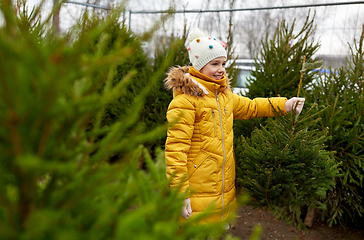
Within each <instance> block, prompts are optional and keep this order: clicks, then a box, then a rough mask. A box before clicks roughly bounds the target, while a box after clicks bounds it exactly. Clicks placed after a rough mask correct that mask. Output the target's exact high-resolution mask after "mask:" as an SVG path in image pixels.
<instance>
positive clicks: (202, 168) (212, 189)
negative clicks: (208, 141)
mask: <svg viewBox="0 0 364 240" xmlns="http://www.w3.org/2000/svg"><path fill="white" fill-rule="evenodd" d="M218 172H219V169H218V164H217V160H216V159H215V158H214V157H212V156H210V155H209V154H208V153H206V152H203V151H201V152H200V153H199V154H198V155H197V156H196V158H195V159H194V160H193V162H192V164H191V165H190V166H189V168H188V175H189V176H188V180H189V185H190V188H191V191H192V192H194V193H195V194H201V193H202V194H203V193H216V191H217V183H218V179H217V177H218Z"/></svg>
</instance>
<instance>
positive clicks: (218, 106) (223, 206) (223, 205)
mask: <svg viewBox="0 0 364 240" xmlns="http://www.w3.org/2000/svg"><path fill="white" fill-rule="evenodd" d="M215 95H216V102H217V108H218V109H219V115H220V129H221V138H222V139H221V143H222V151H223V154H224V162H223V164H222V190H221V201H222V215H221V219H222V220H224V210H225V203H224V188H225V174H224V172H225V158H226V157H225V146H224V128H223V127H222V116H221V110H220V104H219V96H218V94H217V89H215Z"/></svg>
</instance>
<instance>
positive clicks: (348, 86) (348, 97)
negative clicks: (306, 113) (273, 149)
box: [307, 27, 364, 227]
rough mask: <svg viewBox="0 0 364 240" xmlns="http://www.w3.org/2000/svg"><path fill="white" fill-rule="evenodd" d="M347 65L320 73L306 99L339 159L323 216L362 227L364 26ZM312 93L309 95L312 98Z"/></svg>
mask: <svg viewBox="0 0 364 240" xmlns="http://www.w3.org/2000/svg"><path fill="white" fill-rule="evenodd" d="M350 51H351V56H350V57H349V58H348V59H347V61H348V64H347V65H348V67H342V68H340V69H335V70H331V69H330V73H327V74H323V75H322V76H321V78H320V79H319V81H318V82H317V83H316V84H315V85H314V91H313V95H308V96H307V97H308V99H307V100H308V102H314V101H316V102H317V103H318V104H319V105H318V106H317V107H316V108H317V111H320V110H321V109H322V108H323V107H324V106H327V109H326V110H325V111H323V113H322V115H321V118H322V120H321V121H320V122H319V123H318V124H317V125H316V126H315V127H316V128H318V129H323V128H326V127H328V128H329V135H330V136H331V137H330V138H329V139H328V140H327V141H326V142H325V145H327V147H326V150H328V151H333V152H335V161H336V162H337V163H339V162H341V163H342V165H341V172H342V174H343V175H342V176H341V177H338V178H336V179H335V180H336V186H335V188H334V189H333V190H332V191H330V193H329V194H328V199H327V205H328V208H327V211H326V216H327V217H329V222H330V225H332V224H335V223H340V224H355V225H360V224H361V227H363V225H362V223H363V221H362V220H358V219H362V216H363V213H364V209H363V199H362V198H363V196H364V188H363V176H364V162H363V159H364V148H363V146H364V137H363V136H364V120H363V114H364V101H363V88H364V86H363V80H364V27H363V31H362V33H361V37H360V39H359V40H355V39H354V45H353V46H350ZM311 96H312V97H311Z"/></svg>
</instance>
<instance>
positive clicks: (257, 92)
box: [247, 14, 320, 98]
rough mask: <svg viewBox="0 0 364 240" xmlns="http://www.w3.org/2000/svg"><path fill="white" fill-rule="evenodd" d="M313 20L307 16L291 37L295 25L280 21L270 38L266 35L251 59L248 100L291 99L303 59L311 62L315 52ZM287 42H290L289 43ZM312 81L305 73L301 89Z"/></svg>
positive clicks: (317, 47)
mask: <svg viewBox="0 0 364 240" xmlns="http://www.w3.org/2000/svg"><path fill="white" fill-rule="evenodd" d="M314 17H315V16H313V17H312V19H310V14H308V16H307V18H306V21H305V24H304V25H303V27H302V29H301V30H300V31H299V33H298V34H296V35H293V31H294V27H295V23H294V22H293V24H292V25H291V26H288V25H287V24H286V21H285V20H282V21H281V22H280V23H279V24H278V25H277V29H276V32H275V33H274V35H273V36H269V35H267V36H266V38H265V40H264V42H262V49H261V51H260V55H259V56H258V57H257V58H256V59H255V62H254V67H255V69H254V70H252V71H251V75H252V77H251V78H250V79H248V82H249V84H248V89H249V92H248V93H247V96H248V97H252V98H254V97H257V96H259V97H275V96H278V95H280V96H286V97H292V96H296V95H297V86H298V84H299V82H300V70H301V66H302V64H301V62H302V59H303V56H306V62H310V61H314V59H312V57H313V55H314V54H315V52H316V51H317V50H318V49H319V47H320V45H319V43H317V42H315V41H314V39H312V34H313V33H314V30H315V25H314ZM291 40H294V41H293V43H291ZM313 78H314V73H311V72H309V73H307V74H306V75H305V78H304V79H303V82H302V83H303V86H308V84H309V83H311V82H312V80H313Z"/></svg>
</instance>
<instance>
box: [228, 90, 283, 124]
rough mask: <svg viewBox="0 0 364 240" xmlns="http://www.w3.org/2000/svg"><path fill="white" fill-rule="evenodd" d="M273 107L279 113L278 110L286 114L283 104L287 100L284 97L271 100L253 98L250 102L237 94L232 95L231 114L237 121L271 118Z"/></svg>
mask: <svg viewBox="0 0 364 240" xmlns="http://www.w3.org/2000/svg"><path fill="white" fill-rule="evenodd" d="M269 101H270V102H271V103H272V105H273V107H274V108H275V109H276V110H277V111H278V112H279V110H278V109H280V110H281V111H282V112H283V113H284V114H285V113H286V111H285V108H284V104H285V102H286V101H287V98H284V97H272V98H254V99H253V100H251V99H250V98H247V97H242V96H239V95H237V94H233V103H234V107H233V113H234V118H238V119H251V118H258V117H273V116H274V112H273V109H272V105H271V104H270V103H269Z"/></svg>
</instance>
